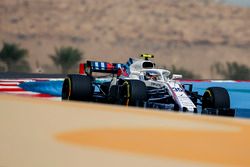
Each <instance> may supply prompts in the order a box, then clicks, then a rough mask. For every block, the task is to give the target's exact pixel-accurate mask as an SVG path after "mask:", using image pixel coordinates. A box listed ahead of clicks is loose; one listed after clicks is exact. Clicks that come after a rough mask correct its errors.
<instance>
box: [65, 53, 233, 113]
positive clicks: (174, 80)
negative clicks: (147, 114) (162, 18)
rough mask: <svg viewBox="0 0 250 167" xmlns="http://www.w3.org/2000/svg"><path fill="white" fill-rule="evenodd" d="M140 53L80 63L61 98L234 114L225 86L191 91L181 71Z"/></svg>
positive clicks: (69, 75) (68, 78)
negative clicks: (175, 71)
mask: <svg viewBox="0 0 250 167" xmlns="http://www.w3.org/2000/svg"><path fill="white" fill-rule="evenodd" d="M141 57H142V58H141V59H132V58H130V59H129V61H128V62H127V63H126V64H121V63H107V62H98V61H87V62H86V63H85V64H80V74H68V76H67V77H66V78H65V80H64V83H63V88H62V99H63V100H77V101H92V102H101V103H109V104H120V105H126V106H141V107H145V108H158V109H165V110H174V111H182V112H191V113H206V114H214V115H226V116H234V113H235V111H234V110H233V109H230V97H229V94H228V92H227V90H226V89H225V88H222V87H210V88H208V89H207V90H206V91H205V93H204V94H203V95H199V94H198V92H193V91H192V88H193V86H192V84H182V83H181V82H179V81H178V79H180V78H182V76H181V75H177V74H173V75H172V77H170V76H171V72H170V71H169V70H166V69H157V68H155V64H154V63H153V62H152V61H150V60H149V58H153V57H154V56H153V55H150V54H142V55H141ZM93 73H105V74H109V75H108V76H94V74H93Z"/></svg>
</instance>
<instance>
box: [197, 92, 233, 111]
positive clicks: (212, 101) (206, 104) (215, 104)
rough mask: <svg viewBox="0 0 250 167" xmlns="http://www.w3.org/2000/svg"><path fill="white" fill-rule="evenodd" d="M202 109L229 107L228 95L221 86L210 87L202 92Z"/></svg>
mask: <svg viewBox="0 0 250 167" xmlns="http://www.w3.org/2000/svg"><path fill="white" fill-rule="evenodd" d="M202 99H203V100H202V109H205V108H212V109H230V96H229V94H228V91H227V90H226V89H225V88H222V87H210V88H208V89H207V90H206V91H205V93H204V94H203V98H202Z"/></svg>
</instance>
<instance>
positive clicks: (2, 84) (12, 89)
mask: <svg viewBox="0 0 250 167" xmlns="http://www.w3.org/2000/svg"><path fill="white" fill-rule="evenodd" d="M55 80H62V79H49V78H35V79H0V93H5V94H15V95H21V96H30V97H38V98H46V99H51V100H60V99H61V98H60V97H55V96H52V95H49V94H43V93H39V92H32V91H26V90H24V89H22V88H21V87H20V86H19V84H21V83H23V82H37V81H55Z"/></svg>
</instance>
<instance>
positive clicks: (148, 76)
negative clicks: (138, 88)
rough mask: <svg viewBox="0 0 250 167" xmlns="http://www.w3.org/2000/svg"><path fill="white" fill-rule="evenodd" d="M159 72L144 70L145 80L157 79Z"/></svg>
mask: <svg viewBox="0 0 250 167" xmlns="http://www.w3.org/2000/svg"><path fill="white" fill-rule="evenodd" d="M158 76H159V74H158V73H156V72H148V71H147V72H146V74H145V80H153V81H157V79H158Z"/></svg>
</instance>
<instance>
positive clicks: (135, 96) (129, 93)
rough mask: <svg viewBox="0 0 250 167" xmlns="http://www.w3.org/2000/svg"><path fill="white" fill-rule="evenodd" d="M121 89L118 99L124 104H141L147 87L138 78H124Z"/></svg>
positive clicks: (145, 98) (145, 97) (145, 96)
mask: <svg viewBox="0 0 250 167" xmlns="http://www.w3.org/2000/svg"><path fill="white" fill-rule="evenodd" d="M121 91H122V92H120V97H121V98H122V100H120V101H122V103H123V104H125V105H129V106H143V102H144V101H146V100H147V87H146V85H145V83H144V82H142V81H140V80H125V81H124V82H123V84H122V90H121Z"/></svg>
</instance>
